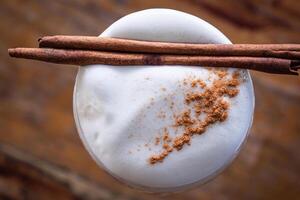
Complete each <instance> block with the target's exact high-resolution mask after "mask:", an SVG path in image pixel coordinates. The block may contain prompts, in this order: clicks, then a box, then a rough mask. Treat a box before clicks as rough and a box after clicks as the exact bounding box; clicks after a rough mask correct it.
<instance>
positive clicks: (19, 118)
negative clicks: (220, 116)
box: [0, 0, 300, 200]
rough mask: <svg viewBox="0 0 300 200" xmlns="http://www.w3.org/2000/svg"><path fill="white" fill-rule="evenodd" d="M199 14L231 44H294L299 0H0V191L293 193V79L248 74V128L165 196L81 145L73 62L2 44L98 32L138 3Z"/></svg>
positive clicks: (27, 195) (64, 195) (298, 135)
mask: <svg viewBox="0 0 300 200" xmlns="http://www.w3.org/2000/svg"><path fill="white" fill-rule="evenodd" d="M151 7H167V8H173V9H178V10H182V11H186V12H189V13H191V14H194V15H197V16H199V17H201V18H203V19H205V20H207V21H209V22H211V23H212V24H214V25H215V26H217V27H218V28H219V29H221V30H222V31H223V32H224V33H225V34H226V35H227V36H228V37H229V38H231V39H232V41H233V42H234V43H300V34H299V33H300V12H299V10H300V1H298V0H285V1H280V0H241V1H234V0H226V1H221V0H152V1H142V0H139V1H138V0H132V1H127V0H114V1H113V0H111V1H107V0H103V1H101V0H86V1H85V0H55V1H39V0H27V1H24V0H2V1H1V4H0V27H1V28H0V58H1V59H0V131H1V132H0V133H1V134H0V199H5V198H8V199H74V198H76V199H192V200H193V199H208V200H209V199H225V200H226V199H272V200H273V199H299V198H300V155H299V153H300V118H299V114H300V82H299V77H290V76H272V75H267V74H263V73H252V77H253V83H254V87H255V94H256V108H255V118H254V123H253V127H252V129H251V134H250V136H249V139H248V141H247V143H246V144H245V146H244V147H243V149H242V151H241V153H240V155H239V156H238V158H237V159H236V160H235V161H234V163H233V164H232V165H231V166H230V167H229V168H228V169H227V170H226V171H225V172H224V173H222V174H221V175H220V176H218V177H217V178H216V179H214V180H213V181H211V182H209V183H208V184H206V185H204V186H202V187H198V188H196V189H193V190H190V191H187V192H183V193H179V194H174V195H168V196H161V195H148V194H144V193H141V192H137V191H136V190H133V189H130V188H128V187H126V186H124V185H122V184H120V183H118V182H117V181H115V180H114V179H113V178H112V177H111V176H110V175H108V174H106V173H105V172H104V171H103V170H101V169H100V168H99V167H98V166H97V165H96V164H95V162H94V161H93V160H92V159H91V157H90V156H89V155H88V153H87V151H86V150H85V149H84V147H83V145H82V143H81V141H80V139H79V137H78V134H77V132H76V130H75V124H74V120H73V114H72V92H73V85H74V81H75V76H76V72H77V68H76V67H62V66H58V65H52V64H46V63H41V62H35V61H28V60H17V59H11V58H9V57H8V55H7V48H9V47H14V46H35V45H36V39H37V38H38V37H39V36H42V35H54V34H70V35H98V34H99V33H101V31H103V30H104V29H105V28H106V27H107V26H108V25H109V24H111V23H112V22H114V21H115V20H117V19H118V18H120V17H122V16H124V15H126V14H128V13H130V12H133V11H137V10H142V9H146V8H151Z"/></svg>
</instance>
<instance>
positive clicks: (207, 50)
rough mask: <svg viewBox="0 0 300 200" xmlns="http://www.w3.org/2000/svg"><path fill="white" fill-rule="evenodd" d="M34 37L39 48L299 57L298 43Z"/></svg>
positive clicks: (59, 36) (60, 36)
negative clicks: (198, 42) (218, 42)
mask: <svg viewBox="0 0 300 200" xmlns="http://www.w3.org/2000/svg"><path fill="white" fill-rule="evenodd" d="M38 41H39V46H40V47H42V48H60V49H81V50H100V51H118V52H131V53H155V54H183V55H198V56H246V57H274V58H285V59H296V60H299V59H300V44H191V43H167V42H154V41H138V40H129V39H119V38H107V37H91V36H63V35H58V36H46V37H42V38H40V39H39V40H38Z"/></svg>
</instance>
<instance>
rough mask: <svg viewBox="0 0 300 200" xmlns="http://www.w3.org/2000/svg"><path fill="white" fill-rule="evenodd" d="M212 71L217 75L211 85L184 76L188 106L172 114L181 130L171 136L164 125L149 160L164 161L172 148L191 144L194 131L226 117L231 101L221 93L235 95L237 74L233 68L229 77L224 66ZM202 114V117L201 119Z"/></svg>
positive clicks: (203, 129) (198, 132) (199, 130)
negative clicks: (158, 147) (159, 147)
mask: <svg viewBox="0 0 300 200" xmlns="http://www.w3.org/2000/svg"><path fill="white" fill-rule="evenodd" d="M212 72H213V73H214V74H215V75H217V79H216V80H215V81H213V83H212V85H211V86H210V87H208V86H207V85H206V84H205V83H204V81H202V80H200V79H195V78H190V79H184V80H183V85H184V86H185V87H190V89H188V92H187V93H186V94H185V104H186V105H187V107H188V108H187V109H185V110H183V111H182V112H181V113H179V114H178V115H176V114H175V115H174V127H175V128H176V127H177V128H179V127H181V128H183V132H182V133H181V134H180V135H178V136H176V137H175V138H174V139H171V138H170V137H169V133H168V132H167V129H166V128H165V129H164V135H163V144H162V152H161V153H159V154H157V155H152V156H151V157H150V158H149V163H150V164H156V163H158V162H163V160H164V159H165V158H166V157H167V156H168V155H169V154H170V153H172V152H173V149H176V150H177V151H180V150H182V149H183V148H184V146H185V145H191V140H192V137H193V136H194V135H201V134H203V133H205V131H206V129H207V128H208V127H209V126H211V125H213V124H215V123H221V122H224V121H225V120H226V119H227V118H228V109H229V106H230V105H229V103H228V102H227V101H225V100H224V97H226V96H227V97H229V98H233V97H235V96H236V95H238V93H239V89H238V88H237V87H238V86H239V84H240V74H239V72H238V71H235V72H234V73H233V74H232V75H231V76H230V77H229V78H228V72H227V70H212ZM198 86H199V87H198ZM197 88H199V90H198V89H197ZM195 89H196V90H195ZM202 114H203V115H204V116H205V117H204V118H202V119H200V115H202ZM156 144H157V140H156Z"/></svg>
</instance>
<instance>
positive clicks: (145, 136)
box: [74, 9, 254, 191]
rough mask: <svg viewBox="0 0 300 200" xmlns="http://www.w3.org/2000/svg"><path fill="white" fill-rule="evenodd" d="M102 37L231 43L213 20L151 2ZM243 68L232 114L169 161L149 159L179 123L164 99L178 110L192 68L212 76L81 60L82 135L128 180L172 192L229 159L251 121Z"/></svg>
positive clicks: (77, 102) (78, 115)
mask: <svg viewBox="0 0 300 200" xmlns="http://www.w3.org/2000/svg"><path fill="white" fill-rule="evenodd" d="M101 37H119V38H129V39H140V40H150V41H166V42H191V43H230V41H229V40H228V39H227V38H226V37H225V36H224V35H223V34H222V33H221V32H220V31H218V30H217V29H216V28H214V27H213V26H212V25H210V24H208V23H207V22H205V21H203V20H201V19H199V18H197V17H195V16H192V15H189V14H186V13H183V12H179V11H174V10H169V9H150V10H144V11H140V12H136V13H133V14H130V15H128V16H125V17H123V18H122V19H120V20H118V21H117V22H115V23H114V24H113V25H111V26H110V27H109V28H108V29H107V30H106V31H104V32H103V33H102V34H101ZM232 71H233V69H230V70H229V72H230V73H231V72H232ZM241 73H242V74H243V80H244V82H243V83H242V84H241V85H240V86H239V90H240V93H239V95H238V96H236V97H235V98H232V99H227V101H228V102H230V109H229V117H228V119H227V120H226V121H225V122H222V123H216V124H214V125H213V126H211V127H209V128H208V129H207V131H206V132H205V133H204V134H202V135H199V136H198V135H197V136H194V137H193V140H192V145H190V146H186V147H185V148H184V149H183V150H181V151H174V152H173V153H172V154H170V155H169V156H168V157H167V158H166V159H165V160H164V162H163V163H158V164H155V165H150V164H149V162H148V160H147V159H148V158H149V157H150V156H151V155H153V153H158V152H160V151H161V146H156V145H154V139H155V137H156V136H157V135H158V134H159V133H161V132H162V129H163V128H164V127H166V126H171V125H172V123H173V118H172V115H173V113H174V111H172V109H170V108H169V104H168V101H165V99H166V98H167V99H170V98H171V99H172V101H174V103H175V109H177V110H178V111H180V110H182V108H184V106H186V105H184V103H183V102H184V93H183V90H182V88H181V87H179V82H180V81H182V80H183V79H184V78H186V77H188V76H191V75H192V76H196V77H197V78H200V79H201V80H203V81H204V82H205V83H207V84H208V85H209V84H211V83H212V81H213V80H214V78H215V77H214V75H213V74H212V73H211V72H210V71H209V70H207V69H205V68H201V67H182V66H164V67H161V66H124V67H114V66H106V65H91V66H85V67H81V68H80V70H79V72H78V76H77V80H76V87H75V91H74V114H75V120H76V124H77V127H78V130H79V132H80V136H81V138H82V140H83V141H84V144H85V146H86V148H87V149H88V150H89V152H90V154H91V155H92V156H93V158H94V159H95V160H96V161H97V163H98V164H100V165H102V166H103V167H104V168H105V169H106V170H107V171H109V172H110V173H111V174H112V175H114V176H115V177H117V178H119V179H121V180H123V181H125V182H126V183H128V184H131V185H134V186H137V187H142V188H144V189H148V190H154V191H171V190H174V189H180V188H185V187H187V186H190V185H193V184H195V183H199V182H203V181H205V180H207V179H209V178H212V177H213V176H214V175H216V174H217V173H218V172H220V171H221V170H223V169H224V167H225V166H227V165H228V164H229V163H230V162H231V160H232V159H233V158H234V157H235V155H236V154H237V152H238V150H239V148H240V145H241V144H242V143H243V141H244V140H245V138H246V135H247V132H248V129H249V127H250V126H251V123H252V115H253V107H254V101H253V97H254V94H253V88H252V82H251V79H250V76H249V74H248V72H247V71H241ZM162 110H163V111H164V112H165V113H166V118H164V119H161V118H159V117H158V114H159V112H161V111H162ZM170 135H171V136H175V135H176V133H175V131H174V130H172V129H170ZM145 144H147V147H146V146H145ZM148 145H149V146H148ZM149 148H150V149H149Z"/></svg>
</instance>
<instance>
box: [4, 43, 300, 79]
mask: <svg viewBox="0 0 300 200" xmlns="http://www.w3.org/2000/svg"><path fill="white" fill-rule="evenodd" d="M8 52H9V55H10V56H12V57H17V58H25V59H33V60H40V61H45V62H52V63H58V64H70V65H90V64H107V65H118V66H122V65H190V66H207V67H225V68H230V67H234V68H240V69H252V70H256V71H262V72H267V73H273V74H291V75H298V73H297V72H296V71H295V70H297V69H299V67H300V61H299V60H287V59H280V58H257V57H232V56H228V57H209V56H195V55H159V54H141V53H118V52H102V51H88V50H66V49H49V48H42V49H41V48H15V49H9V50H8Z"/></svg>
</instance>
